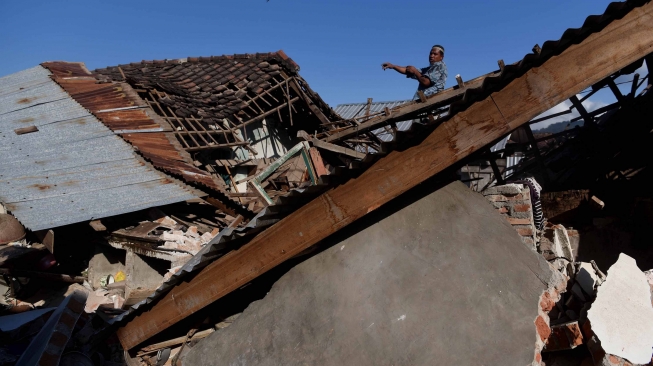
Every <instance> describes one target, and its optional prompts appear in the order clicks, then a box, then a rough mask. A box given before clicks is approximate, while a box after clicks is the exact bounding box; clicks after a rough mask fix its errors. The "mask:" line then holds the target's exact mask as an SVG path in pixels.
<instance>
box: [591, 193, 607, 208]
mask: <svg viewBox="0 0 653 366" xmlns="http://www.w3.org/2000/svg"><path fill="white" fill-rule="evenodd" d="M590 202H591V203H592V207H593V208H594V209H596V210H602V209H603V208H604V207H605V203H603V201H601V200H600V199H598V198H597V197H596V196H592V198H591V199H590Z"/></svg>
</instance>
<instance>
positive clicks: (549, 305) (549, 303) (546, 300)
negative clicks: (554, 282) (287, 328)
mask: <svg viewBox="0 0 653 366" xmlns="http://www.w3.org/2000/svg"><path fill="white" fill-rule="evenodd" d="M555 305H556V303H555V301H553V299H552V298H551V294H550V293H548V292H545V293H544V295H542V300H541V301H540V308H541V309H542V311H544V312H547V313H548V312H549V311H551V309H553V307H554V306H555Z"/></svg>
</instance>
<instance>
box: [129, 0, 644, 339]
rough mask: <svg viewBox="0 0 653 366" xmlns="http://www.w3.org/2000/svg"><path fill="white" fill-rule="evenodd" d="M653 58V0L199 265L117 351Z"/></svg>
mask: <svg viewBox="0 0 653 366" xmlns="http://www.w3.org/2000/svg"><path fill="white" fill-rule="evenodd" d="M651 51H653V3H646V4H645V5H642V6H641V7H639V8H636V9H633V10H632V11H630V12H629V13H628V14H626V15H624V17H623V18H621V19H618V20H614V21H612V22H611V23H610V24H608V25H606V26H605V27H604V28H603V29H602V31H601V32H599V33H593V34H591V35H589V36H588V37H587V38H586V39H585V40H584V41H583V42H581V43H579V44H573V45H570V46H569V47H568V48H567V49H566V50H564V51H563V52H562V53H560V54H559V55H558V56H553V57H551V58H550V59H548V60H547V61H546V62H544V63H543V64H542V65H541V66H539V67H537V68H532V69H530V70H528V71H527V72H525V73H524V75H522V76H521V77H519V78H516V79H514V80H513V81H512V82H510V83H509V84H508V85H506V86H505V87H504V88H503V89H501V90H499V91H496V92H494V93H492V94H491V95H490V96H488V97H486V98H485V99H483V100H480V101H478V102H476V103H474V104H472V105H471V106H469V107H468V108H467V109H466V110H464V111H461V112H459V113H457V114H456V115H454V116H452V117H451V118H450V119H449V120H447V121H445V122H443V123H442V124H440V125H439V126H437V127H436V128H435V129H434V131H433V132H431V133H430V134H429V135H428V136H426V137H425V138H424V140H423V141H422V142H421V143H420V144H419V145H417V146H413V147H409V148H407V149H404V150H402V151H393V152H391V153H390V154H388V155H387V156H386V157H384V158H383V159H380V160H379V161H377V162H376V163H375V164H374V165H372V166H371V167H370V168H369V169H367V170H366V171H365V172H363V173H362V174H361V175H360V176H359V177H357V178H354V179H351V180H349V181H347V182H346V183H344V184H342V185H339V186H337V187H335V188H332V189H331V190H329V191H327V192H325V193H323V194H322V195H320V196H319V197H317V198H316V199H314V200H313V201H311V202H309V203H308V204H306V205H304V206H302V207H301V208H299V209H298V210H297V211H295V212H293V213H292V214H290V215H289V216H287V217H286V218H284V219H283V220H281V221H280V222H278V223H277V224H275V225H273V226H272V227H270V228H268V229H267V230H265V231H263V232H262V233H260V234H258V235H257V236H256V237H254V238H253V239H252V240H251V241H250V242H249V243H248V244H246V245H244V246H242V247H241V248H240V249H238V250H234V251H232V252H229V253H228V254H226V255H225V256H223V257H221V258H219V259H218V260H216V261H215V262H213V263H211V264H209V265H208V266H206V267H204V268H203V269H202V270H201V271H200V272H199V273H198V274H197V275H196V276H195V277H194V278H193V279H192V280H190V281H188V282H183V283H181V284H180V285H179V286H176V287H175V288H173V289H172V290H170V292H168V293H167V294H166V295H164V296H163V297H162V298H161V299H160V300H159V301H158V302H157V303H156V305H154V306H153V307H152V308H151V309H149V310H147V311H145V312H143V313H141V314H140V315H138V316H136V317H135V318H134V319H133V320H132V321H131V322H130V323H128V324H127V325H126V326H125V327H123V328H120V329H119V330H118V331H117V335H118V338H119V339H120V342H121V343H122V345H123V348H124V349H126V350H128V349H131V348H133V347H135V346H137V345H138V344H140V343H141V342H143V341H145V340H147V339H148V338H150V337H152V336H153V335H155V334H158V333H159V332H161V331H162V330H164V329H167V328H168V327H170V326H171V325H173V324H176V323H177V322H178V321H180V320H182V319H184V318H185V317H187V316H189V315H191V314H193V313H194V312H196V311H198V310H200V309H202V308H203V307H205V306H206V305H208V304H210V303H212V302H214V301H215V300H217V299H220V298H222V297H223V296H225V295H227V294H229V293H231V292H232V291H234V290H236V289H238V288H240V287H241V286H243V285H245V284H247V283H249V282H250V281H251V280H253V279H254V278H256V277H258V276H260V275H261V274H263V273H265V272H267V271H268V270H270V269H271V268H274V267H275V266H277V265H279V264H280V263H282V262H284V261H286V260H288V259H289V258H292V257H293V256H295V255H296V254H298V253H300V252H301V251H303V250H305V249H306V248H308V247H310V246H312V245H313V244H315V243H317V242H319V241H320V240H322V239H324V238H326V237H327V236H329V235H331V234H333V233H334V232H336V231H338V230H340V229H342V228H343V227H345V226H347V225H349V224H350V223H352V222H354V221H355V220H357V219H359V218H360V217H362V216H364V215H366V214H367V213H369V212H371V211H373V210H376V209H377V208H379V207H381V205H383V204H385V203H386V202H388V201H390V200H391V199H393V198H395V197H397V196H399V195H400V194H402V193H404V192H406V191H407V190H409V189H410V188H412V187H414V186H416V185H417V184H420V183H421V182H423V181H424V180H426V179H428V178H430V177H432V176H433V175H435V174H437V173H439V172H441V171H442V170H444V169H445V168H447V167H449V166H450V165H451V164H453V163H455V162H457V161H460V160H461V159H463V158H465V157H467V156H469V155H470V154H472V153H473V152H475V151H478V150H479V149H482V148H483V147H485V146H486V145H488V144H491V143H492V142H493V141H495V140H497V139H498V138H500V137H501V136H503V135H505V134H507V133H508V132H510V131H512V130H514V129H516V128H517V127H519V126H521V125H523V124H524V123H527V122H528V121H529V120H531V119H532V118H533V117H535V116H537V115H538V114H541V113H542V112H544V111H546V110H548V109H550V108H551V107H553V106H555V105H557V104H559V103H560V102H562V101H563V100H565V99H568V98H569V97H571V96H573V95H575V94H577V93H578V92H580V91H581V90H583V89H585V88H587V87H588V86H590V85H592V84H593V83H596V82H597V81H598V80H601V79H602V78H605V77H606V76H607V75H611V74H613V73H614V72H616V71H618V70H620V69H622V68H624V67H626V66H628V65H629V64H631V63H632V62H634V61H636V60H637V59H639V58H641V57H643V56H644V55H646V54H648V53H650V52H651ZM606 55H610V56H609V58H610V62H606V59H605V57H606Z"/></svg>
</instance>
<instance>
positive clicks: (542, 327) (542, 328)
mask: <svg viewBox="0 0 653 366" xmlns="http://www.w3.org/2000/svg"><path fill="white" fill-rule="evenodd" d="M535 329H536V330H537V334H538V335H539V336H540V339H541V340H542V341H543V342H544V341H545V340H547V339H548V338H549V336H551V328H550V327H549V325H548V324H547V322H546V320H544V318H543V317H542V315H538V316H537V319H535Z"/></svg>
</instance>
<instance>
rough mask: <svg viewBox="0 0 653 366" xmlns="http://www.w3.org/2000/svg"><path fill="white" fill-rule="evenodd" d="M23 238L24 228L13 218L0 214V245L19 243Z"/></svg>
mask: <svg viewBox="0 0 653 366" xmlns="http://www.w3.org/2000/svg"><path fill="white" fill-rule="evenodd" d="M24 237H25V228H24V227H23V225H21V224H20V222H18V220H16V218H15V217H13V216H12V215H9V214H6V213H0V245H2V244H9V243H11V242H15V241H19V240H21V239H23V238H24Z"/></svg>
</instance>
